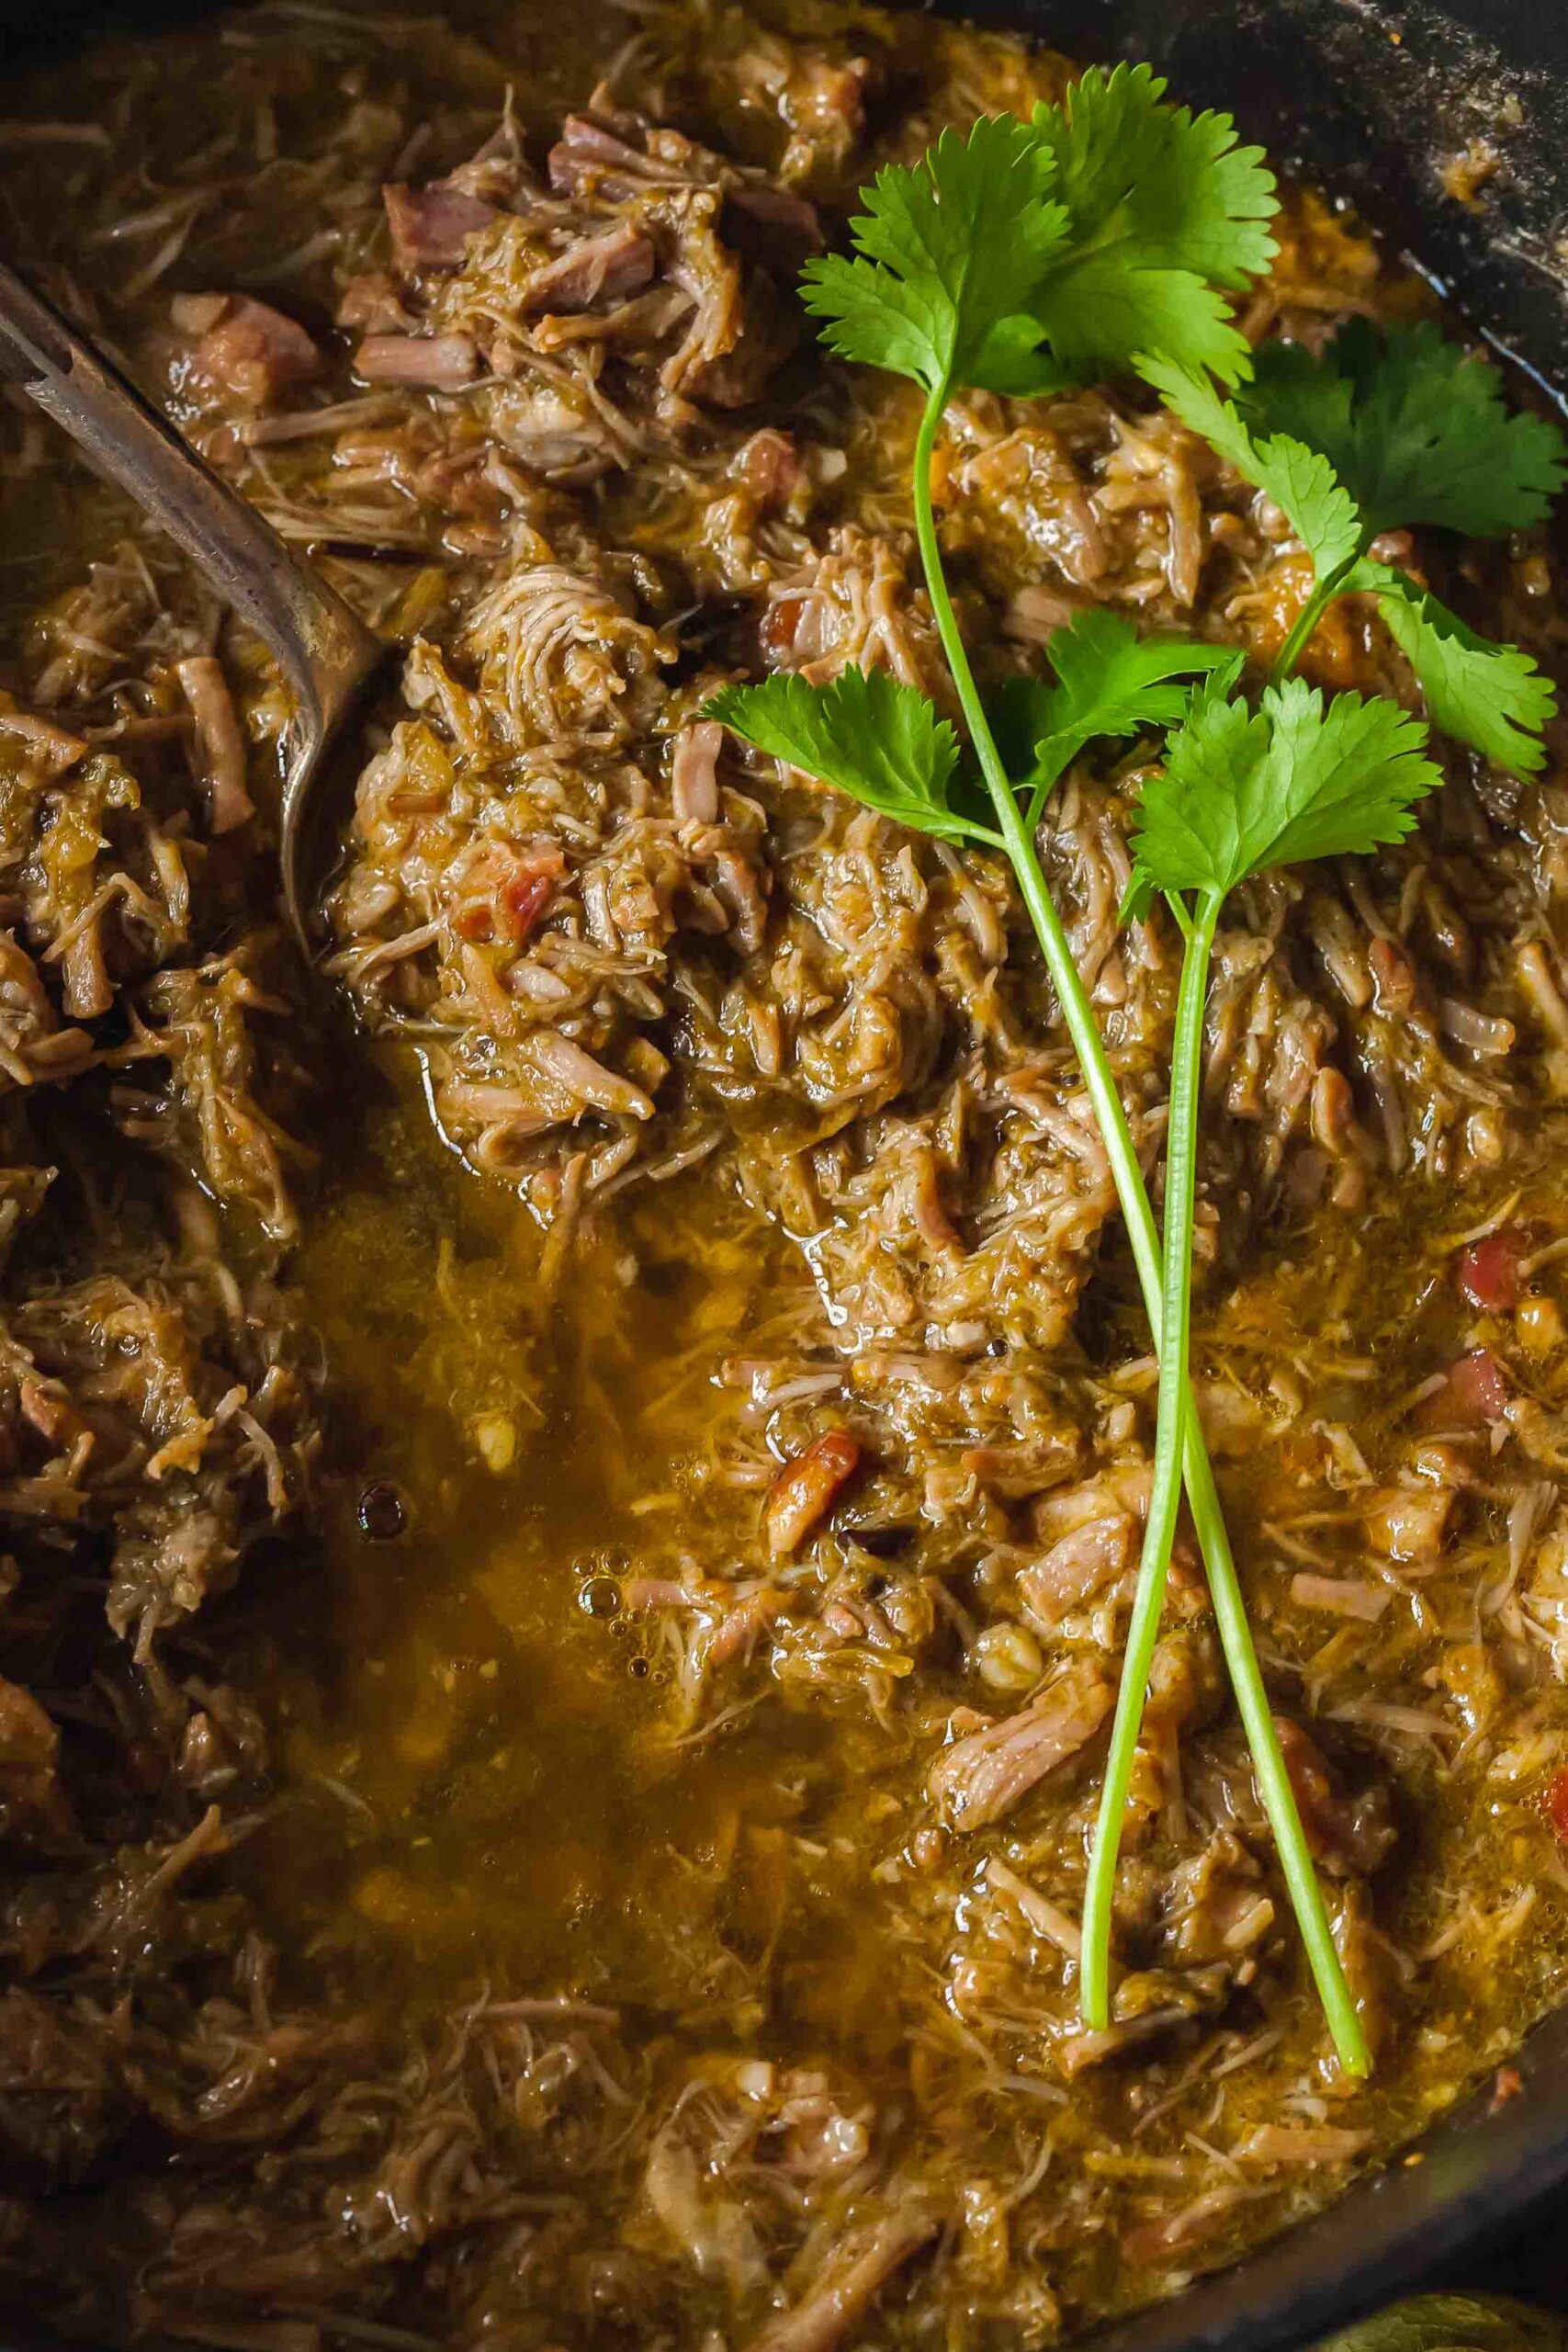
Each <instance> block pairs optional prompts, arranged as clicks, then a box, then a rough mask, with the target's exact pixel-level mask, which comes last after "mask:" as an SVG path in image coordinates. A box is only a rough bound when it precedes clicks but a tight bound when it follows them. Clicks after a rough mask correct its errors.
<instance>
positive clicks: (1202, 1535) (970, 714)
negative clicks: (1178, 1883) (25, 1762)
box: [913, 377, 1371, 2075]
mask: <svg viewBox="0 0 1568 2352" xmlns="http://www.w3.org/2000/svg"><path fill="white" fill-rule="evenodd" d="M950 389H951V382H950V379H949V378H945V377H944V378H943V379H942V380H941V382H939V383H938V384H937V385H936V386H935V388H934V389H933V390H931V391H930V392H929V393H928V396H927V400H926V405H925V412H924V413H923V415H922V416H921V419H920V427H919V434H918V435H917V436H916V441H915V455H914V485H913V487H914V507H915V536H916V539H917V541H918V543H919V550H920V562H921V565H922V568H923V570H924V573H925V581H926V593H927V594H928V595H929V596H930V598H931V611H932V614H933V616H934V617H935V620H936V626H937V634H938V636H939V637H940V639H941V640H942V650H943V652H944V653H945V655H946V656H947V663H948V668H949V670H950V672H951V673H952V677H953V686H954V689H955V691H956V693H957V695H958V700H959V705H960V707H961V708H962V710H963V713H964V724H965V726H966V727H967V729H968V730H969V738H970V741H971V742H972V743H973V744H974V746H975V751H976V756H977V757H978V759H979V762H980V766H981V770H982V773H983V774H984V775H985V778H986V786H987V791H988V792H989V794H990V796H991V803H992V807H993V808H994V809H995V811H996V817H997V826H998V831H999V832H1000V833H1001V836H1002V839H1003V841H1004V842H1006V844H1007V852H1008V857H1009V860H1010V864H1011V865H1012V868H1013V872H1014V874H1015V875H1016V876H1017V879H1018V886H1019V889H1020V892H1021V896H1022V899H1023V902H1024V905H1025V907H1026V908H1027V909H1028V911H1029V916H1030V920H1031V922H1032V924H1033V926H1034V933H1035V936H1036V938H1037V939H1038V941H1039V943H1040V948H1041V953H1042V954H1043V956H1044V958H1045V967H1046V970H1047V971H1048V972H1049V974H1050V976H1051V982H1052V986H1053V987H1054V988H1055V991H1056V1000H1057V1002H1058V1003H1059V1004H1060V1006H1061V1008H1062V1016H1063V1019H1064V1020H1065V1021H1066V1024H1067V1034H1068V1035H1069V1036H1070V1037H1071V1039H1072V1042H1073V1046H1074V1050H1075V1051H1076V1053H1077V1057H1078V1066H1079V1068H1080V1069H1081V1071H1082V1073H1083V1080H1084V1084H1085V1086H1086V1088H1087V1089H1088V1091H1089V1100H1090V1102H1091V1103H1093V1105H1094V1111H1095V1115H1096V1118H1097V1119H1098V1121H1099V1123H1100V1134H1101V1136H1103V1138H1104V1142H1105V1148H1106V1152H1107V1155H1108V1157H1109V1159H1110V1160H1111V1173H1112V1176H1113V1178H1114V1180H1115V1184H1116V1190H1117V1193H1118V1196H1119V1198H1120V1200H1121V1203H1122V1216H1123V1217H1124V1218H1125V1220H1126V1226H1127V1233H1128V1238H1129V1240H1130V1241H1131V1243H1132V1248H1133V1256H1134V1263H1135V1265H1136V1267H1137V1272H1138V1281H1139V1284H1140V1287H1141V1288H1142V1291H1143V1295H1144V1302H1145V1308H1146V1311H1147V1313H1148V1317H1149V1321H1150V1325H1151V1327H1152V1329H1153V1331H1154V1336H1155V1345H1156V1351H1157V1352H1158V1354H1159V1356H1160V1359H1161V1384H1162V1388H1163V1386H1164V1384H1165V1380H1166V1377H1167V1375H1166V1373H1165V1369H1164V1366H1165V1359H1166V1357H1167V1355H1169V1356H1170V1358H1171V1360H1172V1365H1173V1369H1172V1371H1171V1373H1170V1375H1169V1377H1170V1379H1171V1380H1172V1381H1173V1382H1174V1383H1176V1384H1178V1387H1177V1397H1178V1402H1179V1408H1180V1409H1179V1413H1178V1414H1177V1416H1176V1417H1175V1420H1174V1430H1175V1431H1178V1432H1179V1433H1180V1443H1181V1460H1182V1467H1183V1472H1184V1476H1185V1479H1186V1485H1187V1492H1188V1498H1189V1500H1190V1505H1191V1510H1192V1521H1193V1525H1194V1527H1195V1529H1196V1531H1197V1535H1198V1542H1199V1545H1200V1547H1201V1551H1202V1555H1203V1559H1204V1563H1205V1566H1207V1569H1208V1574H1209V1588H1210V1592H1211V1595H1212V1598H1213V1604H1214V1617H1215V1622H1216V1624H1217V1626H1218V1629H1219V1635H1220V1644H1221V1647H1222V1648H1223V1650H1224V1657H1225V1663H1226V1666H1227V1668H1228V1669H1229V1672H1230V1678H1231V1683H1232V1687H1233V1689H1234V1691H1235V1699H1236V1705H1237V1709H1238V1711H1239V1713H1240V1715H1241V1719H1242V1723H1243V1725H1244V1726H1245V1728H1246V1731H1247V1739H1248V1742H1249V1744H1250V1746H1251V1748H1252V1755H1253V1767H1254V1770H1255V1772H1256V1775H1257V1779H1258V1794H1259V1796H1260V1797H1261V1799H1262V1802H1263V1809H1264V1811H1265V1813H1266V1814H1267V1815H1268V1817H1269V1826H1270V1828H1271V1829H1272V1831H1273V1833H1274V1839H1275V1844H1276V1846H1277V1847H1278V1849H1279V1854H1280V1868H1281V1870H1282V1871H1283V1873H1284V1878H1285V1883H1286V1886H1287V1887H1288V1889H1289V1890H1290V1894H1291V1900H1292V1904H1293V1905H1294V1907H1295V1912H1296V1917H1297V1919H1298V1922H1299V1924H1300V1927H1301V1931H1302V1939H1303V1944H1304V1946H1305V1948H1306V1954H1307V1960H1308V1963H1309V1965H1310V1967H1311V1969H1312V1973H1313V1976H1314V1980H1315V1982H1316V1985H1317V1989H1318V1996H1319V1998H1320V1999H1321V2000H1322V2003H1323V2007H1324V2012H1325V2017H1326V2018H1327V2021H1328V2028H1329V2031H1330V2033H1331V2034H1332V2036H1333V2040H1334V2046H1335V2050H1336V2052H1337V2055H1338V2058H1339V2063H1340V2064H1341V2065H1342V2066H1343V2067H1345V2069H1346V2070H1347V2072H1348V2073H1349V2074H1352V2075H1366V2074H1367V2073H1368V2072H1370V2070H1371V2055H1370V2053H1369V2052H1368V2049H1367V2043H1366V2038H1365V2036H1364V2034H1363V2033H1362V2031H1361V2026H1360V2020H1359V2018H1358V2017H1357V2014H1356V2005H1355V2002H1354V2000H1353V1999H1352V1997H1351V1994H1350V1988H1349V1986H1348V1984H1347V1982H1346V1979H1345V1972H1344V1970H1343V1968H1342V1967H1341V1965H1340V1962H1339V1954H1338V1952H1337V1950H1336V1949H1335V1943H1334V1937H1333V1932H1332V1929H1331V1928H1330V1926H1329V1921H1328V1913H1327V1908H1326V1905H1325V1903H1324V1900H1323V1892H1322V1889H1321V1888H1320V1887H1319V1885H1318V1883H1317V1873H1316V1871H1315V1870H1314V1867H1313V1860H1312V1855H1311V1852H1310V1850H1309V1849H1308V1846H1307V1842H1306V1833H1305V1831H1304V1830H1303V1827H1302V1823H1301V1815H1300V1814H1299V1813H1298V1811H1297V1809H1296V1801H1295V1795H1294V1792H1293V1791H1292V1787H1291V1781H1290V1775H1289V1774H1288V1772H1287V1771H1286V1770H1285V1759H1284V1757H1283V1755H1282V1754H1281V1752H1280V1742H1279V1736H1278V1735H1277V1733H1276V1732H1275V1729H1274V1718H1273V1714H1272V1712H1271V1710H1270V1707H1269V1694H1268V1691H1267V1690H1266V1689H1265V1687H1264V1682H1263V1674H1262V1669H1261V1668H1260V1667H1259V1666H1258V1653H1257V1651H1256V1649H1255V1648H1254V1646H1253V1642H1252V1634H1251V1630H1250V1628H1249V1626H1248V1624H1247V1604H1246V1602H1245V1600H1243V1598H1242V1592H1241V1584H1240V1579H1239V1578H1238V1577H1237V1575H1236V1569H1235V1558H1234V1556H1233V1555H1232V1552H1231V1548H1230V1539H1229V1536H1228V1535H1227V1533H1226V1531H1225V1523H1224V1512H1223V1510H1222V1509H1221V1505H1220V1498H1219V1493H1218V1490H1217V1488H1216V1487H1215V1485H1214V1476H1213V1469H1212V1467H1211V1466H1210V1463H1209V1456H1208V1453H1207V1450H1206V1448H1205V1446H1204V1444H1203V1438H1202V1432H1201V1429H1200V1428H1199V1425H1198V1419H1197V1414H1196V1412H1195V1410H1194V1408H1193V1405H1192V1397H1191V1388H1190V1383H1189V1382H1188V1380H1187V1376H1186V1350H1185V1347H1184V1346H1178V1347H1174V1348H1172V1349H1170V1350H1167V1348H1166V1345H1165V1332H1166V1329H1167V1328H1168V1326H1167V1323H1166V1319H1165V1306H1164V1288H1163V1285H1164V1269H1163V1266H1162V1254H1161V1250H1160V1243H1159V1236H1158V1232H1157V1230H1156V1225H1155V1217H1154V1211H1153V1209H1152V1208H1151V1206H1150V1204H1149V1196H1148V1192H1147V1189H1146V1188H1145V1183H1144V1177H1143V1170H1142V1169H1141V1168H1140V1166H1139V1164H1138V1155H1137V1149H1136V1147H1135V1146H1134V1142H1133V1137H1132V1133H1131V1130H1130V1129H1129V1127H1128V1125H1127V1116H1126V1113H1125V1111H1124V1110H1123V1109H1122V1098H1121V1095H1120V1093H1119V1092H1118V1091H1117V1086H1116V1080H1115V1076H1114V1073H1113V1072H1112V1070H1111V1063H1110V1060H1109V1057H1107V1054H1106V1051H1105V1046H1104V1044H1103V1042H1102V1040H1101V1038H1100V1029H1099V1025H1098V1023H1097V1022H1096V1020H1095V1017H1094V1009H1093V1007H1092V1005H1091V1004H1090V1002H1089V995H1088V992H1087V990H1086V989H1085V988H1084V985H1083V981H1082V978H1080V976H1079V973H1078V968H1077V964H1076V963H1075V961H1074V959H1073V952H1072V947H1071V944H1070V943H1069V941H1068V939H1067V935H1066V930H1065V929H1064V927H1063V923H1062V919H1061V916H1060V915H1059V914H1058V913H1057V911H1056V907H1055V901H1054V900H1053V899H1052V897H1051V892H1050V888H1049V886H1048V884H1047V882H1046V880H1045V876H1044V872H1043V868H1042V866H1041V864H1040V856H1039V852H1038V850H1037V849H1036V846H1035V842H1034V836H1033V832H1032V830H1031V828H1030V827H1029V826H1028V824H1027V823H1026V821H1025V818H1024V813H1023V811H1022V810H1021V809H1020V807H1019V805H1018V798H1017V795H1016V793H1015V792H1014V790H1013V786H1012V785H1011V783H1010V779H1009V777H1008V774H1007V770H1006V768H1005V766H1004V765H1003V763H1002V759H1001V755H1000V753H999V752H998V749H997V745H996V741H995V739H994V737H993V735H992V733H991V729H990V727H989V725H988V723H987V718H986V713H985V710H984V707H983V706H982V704H981V701H980V695H979V691H978V689H977V688H976V684H975V680H974V675H973V673H972V672H971V670H970V667H969V659H968V655H967V654H966V652H965V651H964V640H963V638H962V636H961V634H960V631H959V627H958V616H957V615H956V614H955V613H954V611H953V600H952V598H951V596H950V595H949V594H948V591H947V582H946V578H945V575H944V573H943V570H942V547H941V542H940V540H939V539H938V537H937V527H936V515H935V512H934V509H933V507H932V503H931V460H932V458H933V456H934V453H935V449H936V442H937V435H938V434H939V433H940V431H941V429H942V413H943V411H944V410H945V408H946V405H947V398H948V393H949V390H950ZM1216 913H1217V910H1216ZM1210 936H1211V938H1212V936H1213V931H1212V927H1211V933H1210ZM1199 960H1201V973H1200V975H1199V978H1198V979H1197V980H1195V982H1194V987H1195V989H1196V1002H1197V1007H1198V1012H1197V1015H1196V1019H1197V1023H1198V1026H1197V1046H1198V1050H1197V1052H1196V1053H1195V1054H1194V1055H1192V1056H1191V1057H1189V1058H1190V1065H1193V1067H1191V1077H1190V1088H1189V1093H1190V1103H1189V1105H1188V1106H1187V1109H1186V1111H1185V1113H1184V1116H1185V1117H1186V1119H1187V1122H1188V1125H1189V1130H1190V1133H1189V1143H1188V1148H1189V1150H1190V1152H1191V1153H1192V1154H1194V1155H1195V1153H1196V1121H1197V1094H1198V1069H1197V1068H1196V1067H1195V1065H1197V1064H1200V1063H1201V1042H1202V1026H1201V1023H1202V1008H1203V1003H1204V998H1205V995H1206V992H1207V966H1208V956H1207V951H1206V950H1205V952H1204V954H1203V956H1202V957H1201V959H1199ZM1185 978H1186V973H1185V968H1184V972H1183V979H1184V982H1185ZM1174 1107H1175V1106H1174V1103H1173V1108H1174ZM1170 1140H1171V1141H1172V1142H1174V1137H1172V1138H1171V1139H1170ZM1168 1148H1169V1144H1168ZM1190 1223H1191V1218H1190V1213H1189V1215H1188V1216H1187V1217H1186V1218H1185V1219H1184V1220H1182V1219H1177V1220H1173V1221H1172V1222H1171V1227H1170V1230H1171V1234H1172V1238H1173V1240H1177V1239H1178V1238H1179V1235H1180V1233H1181V1232H1182V1231H1183V1230H1184V1229H1190ZM1165 1418H1166V1419H1170V1417H1169V1416H1166V1417H1165ZM1175 1442H1176V1441H1175V1437H1174V1435H1168V1436H1167V1439H1166V1443H1167V1445H1168V1448H1169V1449H1170V1450H1171V1452H1172V1453H1174V1446H1175ZM1157 1444H1158V1440H1157V1439H1156V1447H1157ZM1166 1483H1167V1485H1168V1486H1174V1483H1175V1482H1174V1479H1173V1478H1169V1477H1168V1479H1167V1482H1166ZM1152 1515H1153V1501H1152V1498H1151V1517H1152ZM1172 1530H1173V1532H1174V1510H1172ZM1168 1558H1169V1544H1168V1542H1167V1544H1166V1559H1167V1561H1168ZM1164 1574H1165V1571H1164V1568H1163V1567H1162V1569H1161V1573H1160V1580H1159V1590H1158V1591H1156V1594H1155V1595H1154V1597H1153V1601H1152V1603H1151V1604H1148V1605H1147V1606H1146V1608H1145V1616H1150V1615H1152V1618H1153V1623H1154V1628H1155V1630H1156V1631H1157V1624H1158V1613H1159V1601H1160V1599H1161V1598H1162V1596H1163V1589H1164ZM1141 1633H1142V1637H1143V1638H1144V1639H1145V1641H1147V1642H1148V1646H1149V1651H1150V1654H1151V1656H1152V1651H1153V1642H1152V1640H1150V1639H1149V1629H1148V1627H1147V1625H1146V1624H1145V1626H1144V1627H1143V1628H1142V1629H1141ZM1133 1663H1134V1666H1135V1665H1136V1659H1135V1658H1134V1661H1133ZM1146 1680H1147V1665H1146V1662H1145V1668H1144V1671H1143V1673H1142V1674H1141V1675H1140V1676H1139V1677H1138V1679H1137V1680H1136V1681H1134V1680H1133V1678H1132V1675H1131V1673H1125V1674H1124V1676H1123V1683H1122V1700H1123V1702H1125V1706H1126V1712H1127V1714H1128V1716H1129V1717H1130V1719H1131V1737H1130V1739H1129V1738H1128V1736H1127V1727H1126V1724H1124V1722H1123V1705H1122V1703H1119V1705H1118V1708H1117V1718H1116V1722H1117V1728H1118V1730H1120V1731H1121V1732H1122V1745H1123V1747H1125V1749H1126V1758H1127V1762H1126V1769H1127V1770H1130V1769H1131V1755H1132V1750H1133V1748H1134V1747H1135V1746H1136V1740H1137V1720H1136V1718H1137V1716H1138V1715H1139V1714H1141V1712H1142V1704H1143V1693H1144V1687H1145V1682H1146ZM1129 1685H1131V1688H1132V1691H1133V1693H1134V1697H1133V1699H1132V1700H1130V1701H1129V1700H1127V1697H1126V1694H1127V1691H1128V1687H1129ZM1114 1736H1115V1735H1114V1734H1113V1739H1114ZM1124 1803H1125V1787H1123V1791H1122V1804H1124ZM1104 1818H1105V1809H1104V1807H1103V1805H1102V1812H1101V1819H1102V1823H1103V1821H1104ZM1114 1827H1115V1829H1116V1831H1117V1834H1118V1836H1119V1834H1120V1809H1119V1808H1118V1809H1117V1812H1116V1815H1115V1819H1114ZM1103 1842H1104V1841H1103V1840H1097V1845H1099V1844H1101V1843H1103ZM1100 1868H1101V1871H1102V1872H1104V1873H1105V1874H1106V1883H1105V1887H1104V1890H1103V1892H1102V1893H1101V1895H1100V1905H1101V1908H1102V1910H1103V1912H1104V1913H1105V1917H1104V1920H1103V1922H1102V1926H1103V1928H1105V1929H1107V1930H1108V1928H1109V1909H1110V1905H1109V1899H1108V1898H1109V1894H1111V1892H1112V1891H1113V1887H1114V1872H1115V1855H1114V1853H1111V1857H1110V1860H1109V1862H1108V1863H1102V1864H1101V1865H1100ZM1091 1941H1092V1939H1091V1938H1090V1937H1089V1936H1087V1935H1086V1938H1085V1961H1084V1967H1085V1976H1084V1980H1083V1983H1084V1985H1085V1986H1086V1987H1087V1985H1088V1983H1089V1970H1090V1969H1091V1968H1094V1969H1096V1970H1097V1971H1098V1972H1099V1973H1098V1975H1097V1978H1096V1982H1097V1983H1098V1985H1099V1986H1100V1992H1101V1996H1102V2001H1103V2003H1104V2006H1102V2009H1101V2016H1100V2022H1101V2023H1103V2022H1105V2020H1106V2018H1107V2017H1108V2014H1109V2007H1108V1998H1106V1994H1107V1979H1108V1976H1109V1955H1108V1953H1106V1952H1101V1953H1100V1954H1098V1955H1096V1956H1095V1958H1094V1959H1092V1960H1091V1959H1090V1956H1089V1944H1090V1942H1091ZM1086 2015H1087V2006H1086ZM1089 2022H1090V2023H1091V2024H1092V2023H1093V2022H1094V2020H1093V2019H1092V2018H1089Z"/></svg>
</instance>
